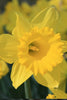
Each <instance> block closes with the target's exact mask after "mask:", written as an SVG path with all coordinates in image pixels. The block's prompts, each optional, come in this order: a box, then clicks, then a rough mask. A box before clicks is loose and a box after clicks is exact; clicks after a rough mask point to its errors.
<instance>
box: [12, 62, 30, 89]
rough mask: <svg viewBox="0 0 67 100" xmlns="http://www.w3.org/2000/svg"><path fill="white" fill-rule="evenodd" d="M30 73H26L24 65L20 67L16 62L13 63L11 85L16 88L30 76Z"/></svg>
mask: <svg viewBox="0 0 67 100" xmlns="http://www.w3.org/2000/svg"><path fill="white" fill-rule="evenodd" d="M31 75H32V72H31V71H27V70H26V67H25V66H24V65H20V64H19V63H18V62H17V61H16V62H15V63H14V65H13V67H12V72H11V80H12V84H13V86H14V87H15V88H18V87H19V86H20V85H21V84H23V83H24V82H25V81H26V80H27V79H28V78H29V77H30V76H31Z"/></svg>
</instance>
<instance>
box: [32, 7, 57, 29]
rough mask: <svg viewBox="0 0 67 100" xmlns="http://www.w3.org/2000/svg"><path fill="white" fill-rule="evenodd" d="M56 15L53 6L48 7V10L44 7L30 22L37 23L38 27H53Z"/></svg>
mask: <svg viewBox="0 0 67 100" xmlns="http://www.w3.org/2000/svg"><path fill="white" fill-rule="evenodd" d="M58 15H59V14H58V11H57V10H56V8H55V7H50V8H49V9H48V10H47V9H44V10H42V11H41V12H40V13H39V14H38V15H36V16H35V18H34V19H33V20H32V24H34V23H35V22H37V23H35V24H34V25H38V27H40V28H41V27H44V26H47V27H52V28H54V26H55V25H56V22H57V20H58V18H59V16H58ZM38 22H39V23H38Z"/></svg>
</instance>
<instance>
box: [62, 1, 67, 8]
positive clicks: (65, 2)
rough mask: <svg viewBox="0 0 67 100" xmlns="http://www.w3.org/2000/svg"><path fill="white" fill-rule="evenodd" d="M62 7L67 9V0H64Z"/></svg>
mask: <svg viewBox="0 0 67 100" xmlns="http://www.w3.org/2000/svg"><path fill="white" fill-rule="evenodd" d="M62 9H63V10H67V0H62Z"/></svg>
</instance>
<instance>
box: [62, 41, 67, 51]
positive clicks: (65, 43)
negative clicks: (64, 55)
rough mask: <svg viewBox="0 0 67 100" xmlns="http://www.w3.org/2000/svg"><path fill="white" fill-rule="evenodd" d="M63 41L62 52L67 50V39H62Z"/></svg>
mask: <svg viewBox="0 0 67 100" xmlns="http://www.w3.org/2000/svg"><path fill="white" fill-rule="evenodd" d="M62 42H63V43H64V45H63V52H67V41H62Z"/></svg>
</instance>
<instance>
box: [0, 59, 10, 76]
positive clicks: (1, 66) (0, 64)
mask: <svg viewBox="0 0 67 100" xmlns="http://www.w3.org/2000/svg"><path fill="white" fill-rule="evenodd" d="M8 72H9V68H8V66H7V64H6V63H5V62H4V61H3V60H0V77H2V76H4V75H6V74H7V73H8Z"/></svg>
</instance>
